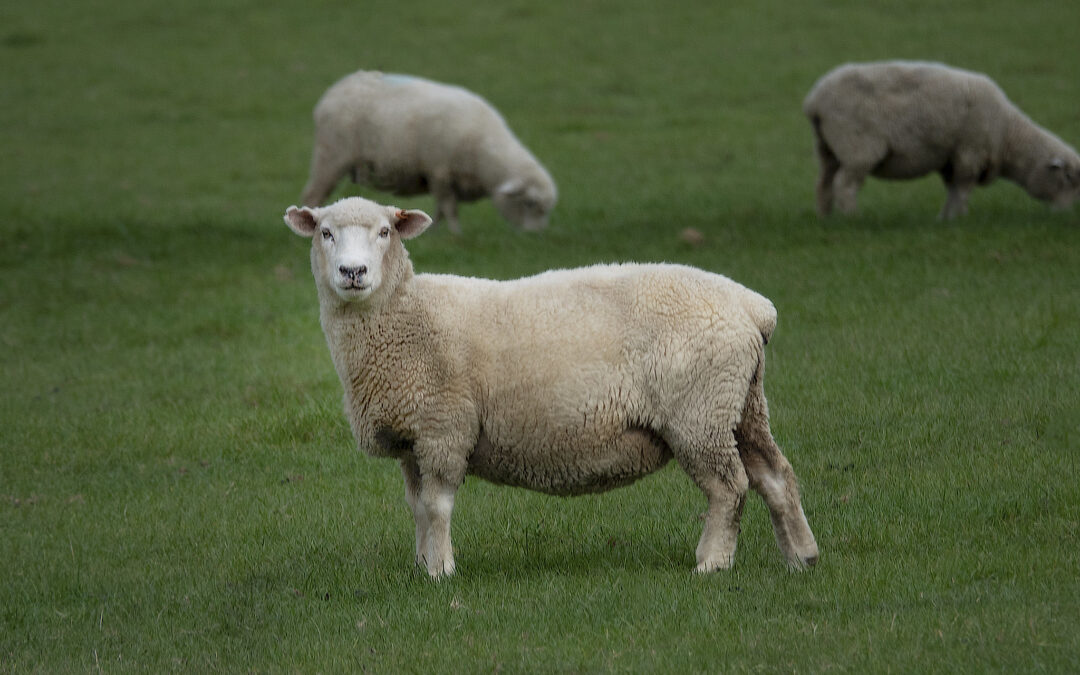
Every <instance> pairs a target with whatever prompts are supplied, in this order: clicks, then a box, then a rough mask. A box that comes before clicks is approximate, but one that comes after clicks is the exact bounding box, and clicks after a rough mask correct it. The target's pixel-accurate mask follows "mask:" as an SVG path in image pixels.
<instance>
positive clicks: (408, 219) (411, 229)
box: [394, 209, 431, 239]
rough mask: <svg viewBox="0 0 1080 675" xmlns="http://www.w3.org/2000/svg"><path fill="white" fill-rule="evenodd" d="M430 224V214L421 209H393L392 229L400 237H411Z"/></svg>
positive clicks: (419, 233) (417, 234) (421, 232)
mask: <svg viewBox="0 0 1080 675" xmlns="http://www.w3.org/2000/svg"><path fill="white" fill-rule="evenodd" d="M428 225H431V216H429V215H428V214H426V213H424V212H423V211H417V210H415V209H410V210H408V211H406V210H405V209H397V210H395V211H394V229H396V230H397V231H398V234H399V235H400V236H401V238H402V239H412V238H413V237H416V236H419V235H421V234H423V232H424V230H426V229H428Z"/></svg>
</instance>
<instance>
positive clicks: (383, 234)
mask: <svg viewBox="0 0 1080 675" xmlns="http://www.w3.org/2000/svg"><path fill="white" fill-rule="evenodd" d="M379 236H380V237H382V238H383V239H385V238H386V237H389V236H390V228H389V227H384V228H382V229H381V230H379Z"/></svg>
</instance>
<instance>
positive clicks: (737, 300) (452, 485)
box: [285, 197, 818, 577]
mask: <svg viewBox="0 0 1080 675" xmlns="http://www.w3.org/2000/svg"><path fill="white" fill-rule="evenodd" d="M285 221H286V223H287V224H288V225H289V227H290V228H291V229H292V230H293V231H294V232H296V233H297V234H299V235H301V236H303V237H313V242H312V248H311V267H312V272H313V274H314V276H315V285H316V288H317V289H318V296H319V308H320V320H321V323H322V328H323V332H324V333H325V334H326V340H327V343H328V345H329V348H330V354H331V357H332V358H333V361H334V366H335V368H336V369H337V373H338V376H339V377H340V379H341V383H342V385H343V387H344V390H345V411H346V414H347V416H348V418H349V422H350V424H351V426H352V431H353V434H354V436H355V437H356V440H357V443H358V445H359V447H360V449H362V450H365V451H367V452H369V453H371V454H372V455H375V456H384V457H392V458H396V459H397V460H398V461H399V462H400V464H401V469H402V472H403V474H404V476H405V497H406V500H407V501H408V503H409V506H410V507H411V509H412V513H413V517H414V519H415V521H416V561H417V563H418V564H420V565H423V566H424V567H425V568H426V569H427V572H428V573H429V574H430V575H431V576H433V577H438V576H442V575H446V574H451V573H452V572H453V571H454V555H453V551H452V549H451V545H450V516H451V511H452V509H453V506H454V495H455V492H456V491H457V489H458V487H459V486H460V485H461V483H462V481H463V480H464V478H465V476H466V475H467V474H472V475H475V476H479V477H480V478H484V479H486V480H489V481H492V482H494V483H500V484H505V485H514V486H519V487H526V488H531V489H533V490H539V491H542V492H547V493H550V494H556V495H576V494H583V493H588V492H599V491H604V490H608V489H611V488H614V487H619V486H622V485H628V484H629V483H632V482H633V481H635V480H637V479H638V478H640V477H642V476H644V475H646V474H648V473H651V472H653V471H656V470H657V469H659V468H660V467H661V466H663V465H664V464H665V463H667V461H668V460H670V459H671V458H672V457H674V458H675V459H676V461H678V463H679V465H680V466H681V467H682V468H683V469H684V470H685V471H686V472H687V473H688V474H689V475H690V477H691V478H692V479H693V480H694V482H695V483H696V484H697V485H698V487H699V488H701V490H702V491H703V492H704V493H705V496H706V497H707V498H708V511H707V513H706V517H705V526H704V532H703V533H702V536H701V541H700V543H699V544H698V547H697V570H698V571H702V572H707V571H711V570H716V569H723V568H728V567H730V566H731V565H732V563H733V557H734V554H735V544H736V537H737V535H738V532H739V520H740V517H741V515H742V508H743V502H744V499H745V496H746V490H747V487H748V486H749V487H753V488H754V489H755V490H757V491H758V492H759V493H761V495H762V496H763V497H764V498H765V502H766V504H767V505H768V507H769V511H770V513H771V515H772V522H773V528H774V530H775V533H776V540H777V542H778V544H779V546H780V549H781V551H782V552H783V554H784V556H785V557H786V559H787V562H788V564H789V565H790V566H792V567H794V568H802V567H807V566H810V565H813V564H814V563H815V562H816V561H817V556H818V549H817V544H816V543H815V541H814V535H813V533H812V532H811V531H810V526H809V525H808V524H807V522H806V516H805V515H804V514H803V510H802V506H801V502H800V499H799V489H798V487H797V485H796V481H795V474H794V472H793V471H792V469H791V465H790V464H789V463H788V461H787V459H786V458H785V457H784V455H783V454H782V453H781V452H780V448H778V447H777V445H776V443H775V442H774V441H773V438H772V435H771V433H770V431H769V413H768V407H767V405H766V402H765V395H764V390H763V388H762V377H763V375H764V345H765V342H766V341H767V340H768V338H769V336H770V334H771V333H772V331H773V328H774V327H775V325H776V310H775V309H774V308H773V305H772V303H770V302H769V301H768V300H767V299H765V298H764V297H762V296H760V295H758V294H757V293H754V292H753V291H750V290H748V289H747V288H745V287H743V286H740V285H739V284H737V283H735V282H733V281H731V280H730V279H727V278H725V277H722V276H719V275H716V274H710V273H707V272H703V271H701V270H697V269H694V268H690V267H682V266H675V265H629V264H628V265H611V266H594V267H586V268H582V269H575V270H560V271H552V272H547V273H544V274H540V275H538V276H534V277H528V278H524V279H518V280H516V281H502V282H500V281H489V280H486V279H474V278H466V277H457V276H450V275H438V274H420V275H414V274H413V266H412V262H411V261H410V260H409V254H408V253H407V252H406V250H405V247H404V246H403V245H402V240H403V239H409V238H412V237H415V236H417V235H419V234H420V233H422V232H423V231H424V230H425V229H426V228H427V227H428V225H429V224H430V223H431V219H430V218H429V217H428V216H427V215H426V214H424V213H423V212H421V211H402V210H398V209H396V208H393V207H388V206H380V205H378V204H375V203H374V202H371V201H368V200H365V199H361V198H355V197H354V198H350V199H344V200H341V201H339V202H336V203H335V204H333V205H331V206H327V207H324V208H314V209H313V208H308V207H303V208H297V207H295V206H292V207H289V209H288V210H287V211H286V213H285Z"/></svg>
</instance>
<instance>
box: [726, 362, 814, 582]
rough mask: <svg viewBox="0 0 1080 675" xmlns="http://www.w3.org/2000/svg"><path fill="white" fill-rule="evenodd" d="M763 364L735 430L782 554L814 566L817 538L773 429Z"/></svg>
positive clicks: (796, 565) (794, 564) (791, 562)
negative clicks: (763, 500)
mask: <svg viewBox="0 0 1080 675" xmlns="http://www.w3.org/2000/svg"><path fill="white" fill-rule="evenodd" d="M762 375H763V371H762V369H761V367H759V368H758V372H757V374H756V375H755V377H754V380H753V381H752V382H751V383H750V393H749V396H748V397H747V406H746V411H745V412H744V413H743V418H742V421H741V422H740V424H739V426H738V428H737V429H736V431H735V439H736V442H737V444H738V448H739V456H740V458H741V459H742V463H743V465H744V467H745V468H746V473H747V476H748V477H749V480H750V487H751V488H753V490H754V491H755V492H757V493H758V494H760V495H761V496H762V497H763V498H764V499H765V504H766V505H767V506H768V507H769V515H770V517H771V519H772V524H773V532H774V533H775V535H776V543H777V545H778V546H779V547H780V551H781V553H783V555H784V558H785V559H786V560H787V563H788V566H789V567H790V568H792V569H805V568H807V567H813V566H814V565H815V564H816V563H817V560H818V547H817V541H816V540H815V539H814V533H813V532H812V531H811V530H810V524H809V523H808V522H807V520H806V514H805V513H804V512H803V508H802V501H801V499H800V497H799V486H798V483H797V482H796V479H795V472H794V470H793V469H792V468H791V464H790V463H789V462H788V460H787V458H786V457H784V454H783V453H782V452H781V451H780V448H779V446H777V445H776V441H775V440H774V439H773V437H772V432H771V431H770V430H769V410H768V404H767V403H766V401H765V393H764V389H763V388H762V382H761V376H762Z"/></svg>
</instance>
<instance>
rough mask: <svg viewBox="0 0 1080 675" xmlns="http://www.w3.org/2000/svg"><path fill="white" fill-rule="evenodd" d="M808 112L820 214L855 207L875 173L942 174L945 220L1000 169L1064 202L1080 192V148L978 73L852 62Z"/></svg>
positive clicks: (821, 89)
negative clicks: (817, 167)
mask: <svg viewBox="0 0 1080 675" xmlns="http://www.w3.org/2000/svg"><path fill="white" fill-rule="evenodd" d="M803 112H804V113H805V114H806V116H807V117H808V118H809V120H810V123H811V125H812V126H813V129H814V136H815V140H816V148H817V155H818V163H819V165H820V175H819V178H818V183H817V210H818V213H819V214H820V215H822V216H825V215H828V214H829V213H830V212H831V211H832V210H833V208H834V207H835V208H836V209H837V210H839V211H841V212H843V213H852V212H854V211H855V209H856V195H857V193H858V191H859V188H860V187H861V186H862V183H863V181H864V180H865V179H866V177H867V176H868V175H872V176H876V177H878V178H885V179H901V180H902V179H910V178H917V177H919V176H924V175H926V174H929V173H934V172H938V173H940V174H941V177H942V180H943V181H944V182H945V186H946V189H947V191H948V196H947V198H946V201H945V205H944V206H943V207H942V210H941V213H940V216H941V217H942V218H952V217H955V216H959V215H963V214H965V213H967V200H968V197H969V195H970V193H971V191H972V190H973V189H974V187H975V186H976V185H986V184H989V183H991V182H993V181H994V180H995V179H996V178H998V177H999V176H1000V177H1003V178H1006V179H1008V180H1010V181H1013V182H1015V183H1017V184H1019V185H1020V186H1021V187H1023V188H1024V189H1025V190H1027V192H1028V193H1029V194H1031V195H1032V196H1033V197H1035V198H1037V199H1040V200H1043V201H1048V202H1051V203H1053V204H1054V205H1055V207H1059V208H1063V207H1066V206H1068V205H1070V204H1071V203H1072V202H1073V201H1074V200H1075V199H1076V198H1077V195H1078V192H1080V156H1077V154H1076V151H1075V150H1073V148H1071V147H1070V146H1069V145H1067V144H1066V143H1064V142H1063V141H1062V140H1061V139H1059V138H1058V137H1057V136H1055V135H1053V134H1052V133H1050V132H1049V131H1047V130H1045V129H1043V128H1042V127H1040V126H1038V125H1037V124H1035V123H1034V122H1032V121H1031V119H1030V118H1028V117H1027V116H1026V115H1025V114H1024V113H1023V112H1021V111H1020V109H1019V108H1017V107H1016V106H1015V105H1013V104H1012V103H1011V102H1010V101H1009V99H1008V98H1006V96H1005V94H1004V92H1002V90H1001V88H1000V87H998V86H997V85H996V84H995V83H994V82H993V81H992V80H991V79H990V78H989V77H987V76H986V75H982V74H980V73H973V72H969V71H966V70H961V69H959V68H952V67H949V66H945V65H943V64H940V63H928V62H920V61H889V62H880V63H861V64H860V63H853V64H845V65H842V66H839V67H837V68H835V69H834V70H832V71H830V72H828V73H826V74H825V75H824V76H823V77H822V78H821V79H820V80H818V82H817V83H816V84H815V85H814V86H813V88H812V89H811V90H810V92H809V94H807V96H806V99H805V100H804V102H803Z"/></svg>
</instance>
